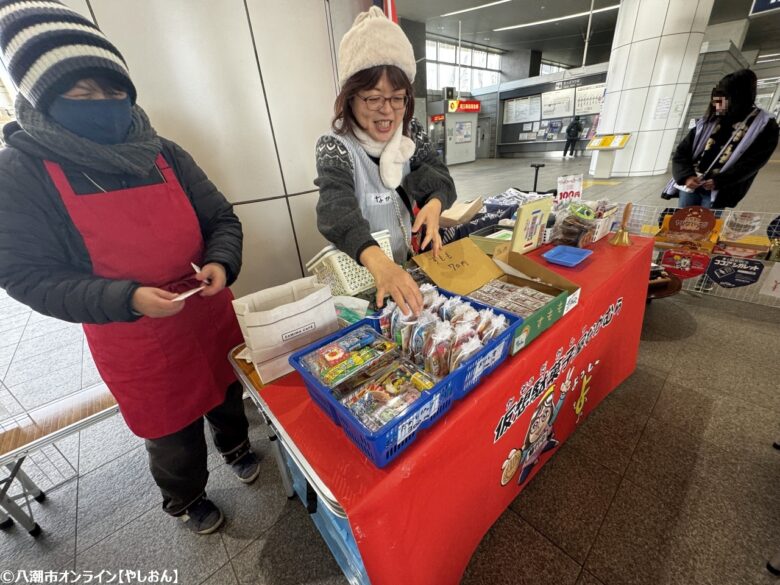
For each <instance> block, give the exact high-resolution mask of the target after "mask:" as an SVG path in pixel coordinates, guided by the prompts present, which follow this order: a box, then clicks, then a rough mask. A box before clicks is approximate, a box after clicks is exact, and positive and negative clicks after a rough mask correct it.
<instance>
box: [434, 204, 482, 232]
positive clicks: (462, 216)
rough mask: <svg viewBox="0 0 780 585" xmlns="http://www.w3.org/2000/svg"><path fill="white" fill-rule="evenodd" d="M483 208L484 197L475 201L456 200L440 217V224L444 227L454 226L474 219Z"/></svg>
mask: <svg viewBox="0 0 780 585" xmlns="http://www.w3.org/2000/svg"><path fill="white" fill-rule="evenodd" d="M481 209H482V197H477V198H476V199H474V200H473V201H463V202H456V203H455V204H453V206H452V207H450V208H449V209H447V210H446V211H444V212H443V213H442V214H441V216H440V217H439V225H440V226H441V227H443V228H448V227H454V226H456V225H460V224H462V223H466V222H469V221H471V220H472V219H474V216H475V215H477V214H478V213H479V211H480V210H481Z"/></svg>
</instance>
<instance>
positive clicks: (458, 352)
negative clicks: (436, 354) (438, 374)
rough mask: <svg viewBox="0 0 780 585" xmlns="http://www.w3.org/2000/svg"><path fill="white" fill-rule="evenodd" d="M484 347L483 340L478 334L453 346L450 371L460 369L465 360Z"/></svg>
mask: <svg viewBox="0 0 780 585" xmlns="http://www.w3.org/2000/svg"><path fill="white" fill-rule="evenodd" d="M480 349H482V342H481V341H480V340H479V337H477V336H476V335H475V336H474V337H472V338H470V339H468V340H467V341H466V342H465V343H463V344H461V345H460V346H458V347H455V346H453V348H452V354H451V355H450V371H451V372H452V371H455V370H456V369H458V368H459V367H460V366H461V365H462V364H463V362H465V361H466V360H467V359H469V358H470V357H471V356H473V355H474V354H475V353H477V352H478V351H479V350H480Z"/></svg>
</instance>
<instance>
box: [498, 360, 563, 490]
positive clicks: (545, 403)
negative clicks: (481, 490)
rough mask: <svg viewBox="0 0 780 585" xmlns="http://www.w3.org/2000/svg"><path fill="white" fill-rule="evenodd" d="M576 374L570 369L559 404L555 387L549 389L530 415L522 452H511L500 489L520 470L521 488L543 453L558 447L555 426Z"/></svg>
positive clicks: (516, 450)
mask: <svg viewBox="0 0 780 585" xmlns="http://www.w3.org/2000/svg"><path fill="white" fill-rule="evenodd" d="M573 372H574V368H571V369H569V371H568V372H567V374H566V381H564V383H563V384H561V393H560V396H559V397H558V402H555V401H554V393H555V385H552V386H550V388H549V389H548V390H547V392H545V393H544V395H543V396H542V398H541V400H540V402H539V406H538V407H537V409H536V411H535V412H534V413H533V414H532V415H531V422H530V424H529V425H528V432H527V433H526V436H525V442H524V443H523V448H522V449H512V450H511V451H510V452H509V455H508V456H507V458H506V461H504V463H503V465H502V466H501V470H502V473H501V485H506V484H508V483H509V482H510V481H511V480H512V477H514V475H515V473H516V472H517V470H518V469H520V478H519V479H518V480H517V483H518V484H520V485H522V484H523V483H525V480H526V479H528V475H529V474H530V473H531V471H532V470H533V468H534V466H535V465H536V463H537V461H538V460H539V457H540V456H541V455H542V453H546V452H547V451H550V450H551V449H555V447H557V446H558V440H557V439H556V438H555V430H554V428H553V425H554V424H555V420H556V419H557V418H558V414H559V413H560V412H561V408H563V403H564V402H565V401H566V395H567V394H568V393H569V390H571V388H572V379H571V376H572V373H573Z"/></svg>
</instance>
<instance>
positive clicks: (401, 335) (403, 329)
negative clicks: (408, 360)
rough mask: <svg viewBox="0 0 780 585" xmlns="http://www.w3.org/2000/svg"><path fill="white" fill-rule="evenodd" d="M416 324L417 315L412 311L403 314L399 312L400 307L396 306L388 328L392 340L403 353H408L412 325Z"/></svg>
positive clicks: (412, 329)
mask: <svg viewBox="0 0 780 585" xmlns="http://www.w3.org/2000/svg"><path fill="white" fill-rule="evenodd" d="M416 324H417V317H415V316H414V313H411V312H410V313H409V314H408V315H404V314H403V313H402V312H401V309H400V307H396V309H395V312H394V313H393V317H392V319H391V327H390V330H391V332H392V335H393V336H392V340H393V341H394V342H395V344H396V345H397V346H398V348H399V349H400V350H401V353H403V354H404V355H409V350H410V347H411V343H412V332H413V331H414V326H415V325H416Z"/></svg>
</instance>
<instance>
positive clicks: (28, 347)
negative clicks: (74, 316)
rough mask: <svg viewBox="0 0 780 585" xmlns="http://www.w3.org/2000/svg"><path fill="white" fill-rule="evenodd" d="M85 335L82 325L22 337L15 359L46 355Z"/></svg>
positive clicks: (79, 339)
mask: <svg viewBox="0 0 780 585" xmlns="http://www.w3.org/2000/svg"><path fill="white" fill-rule="evenodd" d="M28 328H29V327H28ZM83 337H84V332H83V331H82V330H81V328H80V327H75V328H74V327H63V328H60V329H57V330H56V331H52V332H49V333H46V334H44V335H38V336H37V337H31V338H29V339H22V340H21V341H20V342H19V345H18V346H17V349H16V356H15V357H14V359H19V360H24V359H27V358H31V357H34V356H45V355H48V354H49V353H50V352H51V351H53V350H55V349H59V348H61V347H63V346H66V345H70V344H72V343H75V342H77V341H82V338H83Z"/></svg>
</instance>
